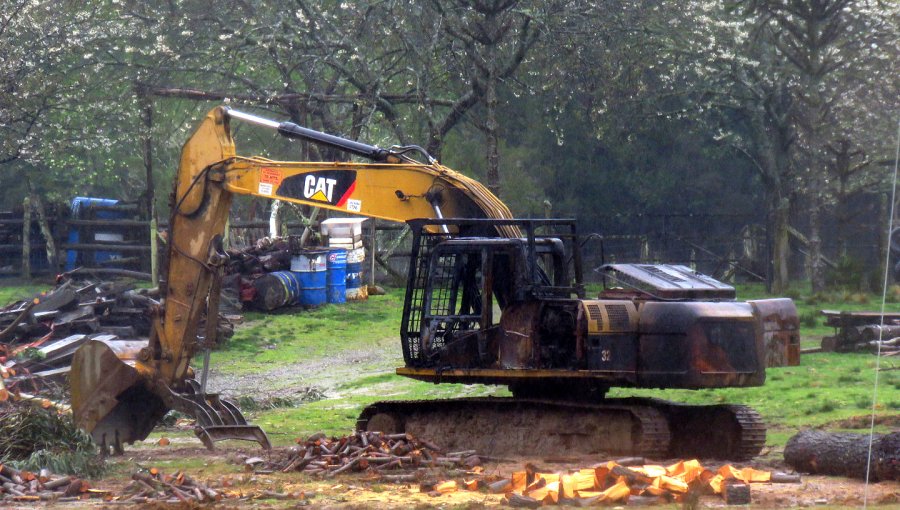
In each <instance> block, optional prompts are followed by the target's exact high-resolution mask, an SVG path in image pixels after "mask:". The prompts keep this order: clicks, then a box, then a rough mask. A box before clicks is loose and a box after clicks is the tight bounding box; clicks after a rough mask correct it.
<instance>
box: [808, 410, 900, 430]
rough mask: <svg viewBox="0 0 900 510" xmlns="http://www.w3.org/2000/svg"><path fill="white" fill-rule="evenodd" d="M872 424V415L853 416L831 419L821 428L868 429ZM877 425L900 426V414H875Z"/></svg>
mask: <svg viewBox="0 0 900 510" xmlns="http://www.w3.org/2000/svg"><path fill="white" fill-rule="evenodd" d="M871 425H872V416H871V415H861V416H851V417H850V418H845V419H843V420H836V421H830V422H828V423H826V424H824V425H822V426H821V427H818V428H821V429H867V428H869V426H871ZM875 425H884V426H886V427H892V428H900V414H894V415H881V416H875Z"/></svg>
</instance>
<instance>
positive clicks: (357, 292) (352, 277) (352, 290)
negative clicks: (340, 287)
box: [346, 262, 364, 300]
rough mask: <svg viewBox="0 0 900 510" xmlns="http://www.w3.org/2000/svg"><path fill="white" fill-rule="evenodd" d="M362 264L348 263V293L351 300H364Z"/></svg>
mask: <svg viewBox="0 0 900 510" xmlns="http://www.w3.org/2000/svg"><path fill="white" fill-rule="evenodd" d="M362 265H363V263H362V262H348V263H347V291H346V296H347V297H348V298H349V299H354V300H356V299H364V297H363V295H362V294H363V293H362V289H361V287H362Z"/></svg>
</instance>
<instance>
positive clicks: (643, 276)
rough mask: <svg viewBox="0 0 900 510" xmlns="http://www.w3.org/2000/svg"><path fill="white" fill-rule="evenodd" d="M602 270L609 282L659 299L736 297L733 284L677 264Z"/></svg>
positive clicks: (612, 266) (629, 265) (614, 266)
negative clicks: (727, 283)
mask: <svg viewBox="0 0 900 510" xmlns="http://www.w3.org/2000/svg"><path fill="white" fill-rule="evenodd" d="M599 271H600V272H602V273H604V276H605V278H606V279H607V283H608V284H611V285H613V286H625V287H630V288H633V289H636V290H639V291H641V292H643V293H645V294H648V295H649V296H650V297H655V298H660V299H705V300H733V299H734V298H735V291H734V287H732V286H730V285H726V284H724V283H722V282H720V281H718V280H716V279H714V278H711V277H709V276H706V275H704V274H700V273H698V272H696V271H694V270H692V269H691V268H689V267H687V266H681V265H674V264H607V265H604V266H601V267H600V268H599Z"/></svg>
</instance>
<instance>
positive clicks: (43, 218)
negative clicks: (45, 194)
mask: <svg viewBox="0 0 900 510" xmlns="http://www.w3.org/2000/svg"><path fill="white" fill-rule="evenodd" d="M30 195H31V197H30V198H31V203H32V204H34V210H35V212H36V213H37V217H38V226H39V227H40V229H41V235H42V236H44V241H45V242H46V243H47V244H45V245H44V246H45V247H46V251H47V263H48V264H50V270H51V271H54V272H55V271H57V270H58V269H59V264H58V263H59V259H58V257H57V252H56V240H55V239H53V231H52V230H51V229H50V222H49V221H48V220H47V209H46V208H45V207H44V201H43V200H41V197H40V195H37V194H36V193H31V194H30Z"/></svg>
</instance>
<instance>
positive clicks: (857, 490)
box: [10, 439, 900, 509]
mask: <svg viewBox="0 0 900 510" xmlns="http://www.w3.org/2000/svg"><path fill="white" fill-rule="evenodd" d="M192 441H193V440H189V439H176V440H174V441H173V442H172V444H170V445H168V446H159V445H158V444H155V443H151V442H149V441H148V442H145V443H144V444H142V445H140V446H139V447H138V448H137V449H132V450H129V451H128V452H127V453H126V456H125V457H124V458H119V459H117V460H115V461H113V462H114V468H113V472H112V473H111V474H110V475H109V476H107V477H106V478H104V479H102V480H97V481H95V482H94V483H93V486H94V487H95V488H99V489H107V490H109V491H111V492H112V494H113V495H115V494H116V493H118V492H120V491H121V490H122V488H123V487H124V486H125V485H126V484H127V483H128V480H129V479H130V473H132V472H133V471H135V470H137V469H139V468H149V467H158V468H159V469H160V470H161V471H163V472H164V473H173V472H174V471H175V468H176V466H179V465H183V464H184V463H185V462H190V463H191V464H194V465H197V466H198V467H196V468H193V469H187V470H186V472H187V473H188V474H190V475H191V476H192V477H194V478H195V479H197V480H202V481H205V482H207V483H210V484H222V483H224V484H225V485H226V486H227V490H229V491H231V492H240V493H243V494H244V495H245V496H246V499H241V500H225V501H222V502H221V503H219V504H217V505H215V507H216V508H253V509H264V508H273V509H277V508H297V507H299V506H309V507H311V508H343V509H364V508H376V509H405V508H423V509H424V508H457V509H466V508H470V509H476V508H492V507H497V508H509V507H508V506H506V505H504V503H503V498H502V495H495V494H489V493H486V492H468V491H460V492H455V493H451V494H444V495H441V496H430V495H428V494H427V493H423V492H421V491H420V490H419V486H418V484H409V483H405V484H392V483H385V482H383V481H381V480H379V479H378V478H377V476H375V475H371V474H366V473H354V474H347V475H338V476H335V477H333V478H327V479H323V478H320V477H312V476H307V475H300V474H296V473H253V472H250V471H248V470H247V469H245V466H244V462H243V461H244V459H246V458H247V457H248V456H257V455H259V456H263V457H267V456H268V455H266V454H264V453H263V452H262V451H261V450H258V449H248V448H241V447H236V446H231V445H226V446H225V447H224V448H222V449H220V450H219V451H216V452H209V451H207V450H205V449H203V448H202V447H200V446H199V445H194V444H192ZM282 450H283V449H276V450H274V451H273V452H272V453H271V455H272V456H273V458H278V456H279V455H280V454H281V453H282ZM602 460H605V459H600V458H597V457H583V458H567V459H542V458H533V457H518V458H513V459H509V461H508V462H492V463H486V464H485V465H484V468H485V474H496V475H499V476H502V477H507V476H509V475H510V473H512V472H513V471H520V470H522V469H523V466H524V465H525V464H526V463H532V464H534V465H536V466H537V467H538V468H539V469H540V470H542V471H548V472H559V471H566V470H570V469H577V468H582V467H586V466H590V465H592V464H594V463H596V462H599V461H602ZM665 462H666V461H659V463H665ZM720 464H721V463H715V462H708V463H704V466H706V467H709V468H713V469H715V468H717V467H718V466H719V465H720ZM752 465H753V466H754V467H757V468H761V469H770V470H786V468H785V466H783V465H782V464H781V463H779V462H777V461H771V460H770V461H757V462H754V463H752ZM428 477H430V478H433V479H435V478H436V479H440V478H442V472H441V471H432V472H429V473H428ZM264 491H275V492H280V493H294V494H300V493H302V498H293V499H290V500H276V499H264V498H262V497H260V496H261V495H262V493H263V492H264ZM751 497H752V500H753V504H752V507H754V508H796V507H818V506H822V505H827V506H828V507H830V508H834V507H837V508H854V507H861V506H862V505H863V503H864V501H865V502H866V503H867V504H868V505H871V506H873V507H877V508H900V483H897V482H881V483H873V484H869V486H868V488H867V487H866V485H865V484H864V483H863V482H862V481H859V480H851V479H847V478H839V477H823V476H803V477H802V482H801V483H800V484H753V485H752V487H751ZM34 506H35V505H22V506H18V507H10V508H34ZM37 506H44V507H53V508H123V507H126V508H131V507H132V506H131V505H129V504H128V503H127V502H122V503H115V502H104V501H100V500H89V501H80V502H77V503H65V504H59V503H57V504H52V505H51V504H45V503H41V504H38V505H37ZM200 506H201V505H166V504H162V503H154V504H145V505H142V506H137V507H136V508H147V509H150V508H173V509H174V508H185V509H187V508H199V507H200ZM723 506H725V503H724V501H723V500H722V499H721V497H719V496H713V495H710V496H703V497H701V499H700V501H699V506H694V507H692V508H704V507H705V508H715V507H723ZM657 508H687V507H684V506H682V505H681V504H676V503H670V504H667V505H659V506H657Z"/></svg>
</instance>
